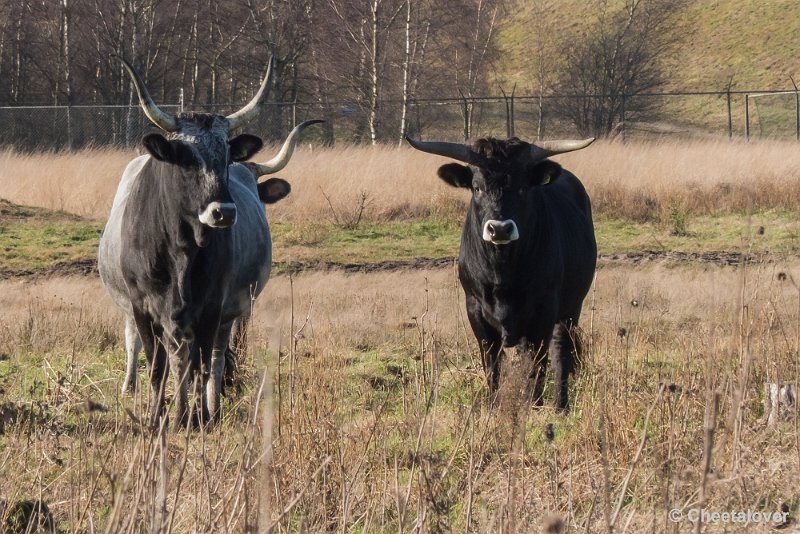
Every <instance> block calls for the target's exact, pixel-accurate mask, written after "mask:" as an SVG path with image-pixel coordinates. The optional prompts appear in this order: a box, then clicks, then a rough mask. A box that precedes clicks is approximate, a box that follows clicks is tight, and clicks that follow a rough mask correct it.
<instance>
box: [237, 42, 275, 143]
mask: <svg viewBox="0 0 800 534" xmlns="http://www.w3.org/2000/svg"><path fill="white" fill-rule="evenodd" d="M272 64H273V60H272V56H270V58H269V65H268V66H267V75H266V76H264V80H263V81H262V82H261V87H260V88H259V89H258V92H257V93H256V96H254V97H253V99H252V100H251V101H250V102H248V103H247V105H246V106H245V107H243V108H242V109H240V110H239V111H237V112H236V113H232V114H230V115H228V116H227V117H225V118H226V119H228V123H229V124H230V126H229V130H230V131H233V130H236V129H237V128H242V127H244V126H246V125H247V124H248V123H249V122H251V121H252V120H253V119H255V118H256V117H257V116H258V114H259V113H260V112H261V106H262V105H263V104H264V102H266V101H267V97H268V96H269V90H270V89H271V88H272V71H273V69H272Z"/></svg>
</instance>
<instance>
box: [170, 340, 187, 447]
mask: <svg viewBox="0 0 800 534" xmlns="http://www.w3.org/2000/svg"><path fill="white" fill-rule="evenodd" d="M165 343H168V344H169V345H170V347H169V365H170V367H171V368H172V372H173V373H174V377H175V378H174V380H175V430H176V431H178V430H181V429H183V428H186V427H187V426H188V424H189V393H188V389H189V375H190V372H189V371H190V366H189V351H190V345H191V342H190V341H188V340H186V339H183V340H181V341H176V340H169V341H166V340H165Z"/></svg>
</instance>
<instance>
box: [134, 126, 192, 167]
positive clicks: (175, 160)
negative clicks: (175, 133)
mask: <svg viewBox="0 0 800 534" xmlns="http://www.w3.org/2000/svg"><path fill="white" fill-rule="evenodd" d="M142 144H144V147H145V148H146V149H147V152H149V153H150V155H151V156H153V158H155V159H157V160H158V161H163V162H165V163H171V164H173V165H180V166H181V167H190V166H193V165H196V164H197V160H196V159H195V157H194V153H193V152H192V149H191V148H189V147H188V146H187V145H186V143H183V142H181V141H170V140H168V139H167V138H166V137H164V136H163V135H161V134H159V133H151V134H147V135H145V136H144V137H143V138H142Z"/></svg>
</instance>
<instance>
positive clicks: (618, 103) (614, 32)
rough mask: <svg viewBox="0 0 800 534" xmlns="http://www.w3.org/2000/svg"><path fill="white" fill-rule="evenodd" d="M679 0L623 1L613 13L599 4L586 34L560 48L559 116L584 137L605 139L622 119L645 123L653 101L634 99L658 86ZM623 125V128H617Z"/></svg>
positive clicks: (670, 45)
mask: <svg viewBox="0 0 800 534" xmlns="http://www.w3.org/2000/svg"><path fill="white" fill-rule="evenodd" d="M684 5H685V0H625V3H624V5H623V6H622V8H621V9H613V8H612V7H611V6H616V3H613V2H612V3H611V5H609V2H608V0H603V1H602V2H601V3H600V15H599V17H598V19H597V22H596V23H595V24H594V25H593V26H592V27H591V28H590V30H589V32H588V33H587V34H586V35H585V36H582V37H579V38H574V39H573V42H572V43H571V44H570V46H566V47H564V51H565V54H566V64H565V67H564V69H563V71H562V72H563V74H562V76H561V79H560V83H559V86H560V91H559V92H561V93H562V94H565V95H568V96H567V98H565V99H564V102H563V103H562V105H561V111H562V113H563V114H564V115H565V116H566V118H568V119H569V120H570V121H571V122H572V123H573V125H574V126H575V127H576V128H577V129H578V130H579V131H580V132H581V133H582V134H584V135H596V136H605V135H608V134H609V133H610V132H612V131H613V130H614V129H615V127H617V125H618V124H619V123H621V122H622V121H623V120H625V119H626V118H628V119H630V118H637V119H642V118H650V117H652V116H653V113H654V112H655V107H654V106H655V104H656V103H655V101H654V100H653V99H634V98H633V97H635V96H636V95H639V94H641V93H647V92H650V91H653V90H656V89H658V88H659V87H661V86H662V85H663V83H664V80H665V78H664V76H665V75H664V69H663V62H664V61H665V59H666V58H667V56H668V54H669V52H671V50H672V48H673V46H674V44H675V43H676V40H675V36H676V35H677V32H675V31H674V30H675V25H676V20H677V17H676V13H678V11H679V10H680V9H681V8H682V7H683V6H684ZM622 126H624V125H622Z"/></svg>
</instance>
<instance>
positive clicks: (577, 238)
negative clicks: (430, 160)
mask: <svg viewBox="0 0 800 534" xmlns="http://www.w3.org/2000/svg"><path fill="white" fill-rule="evenodd" d="M407 140H408V142H409V143H410V144H411V146H413V147H414V148H416V149H417V150H422V151H424V152H429V153H432V154H438V155H440V156H446V157H450V158H453V159H456V160H459V161H462V162H464V163H467V164H468V165H460V164H458V163H448V164H446V165H443V166H441V167H439V171H438V174H439V177H440V178H441V179H442V180H444V181H445V182H447V183H448V184H450V185H452V186H455V187H464V188H468V189H470V190H471V191H472V201H471V202H470V206H469V211H468V212H467V219H466V222H465V224H464V230H463V233H462V235H461V251H460V253H459V257H458V273H459V279H460V280H461V285H462V287H463V288H464V292H465V294H466V299H467V315H468V316H469V321H470V325H471V326H472V331H473V332H474V333H475V337H476V338H477V339H478V343H479V345H480V350H481V356H482V359H483V365H484V370H485V371H486V375H487V380H488V383H489V390H490V392H491V395H492V397H493V398H494V396H495V394H496V392H497V389H498V387H499V379H500V364H501V361H502V359H503V355H504V352H503V348H504V347H516V348H517V350H518V352H519V353H520V354H525V355H527V356H529V357H530V358H531V359H532V370H531V376H530V377H529V385H530V384H531V381H532V385H533V388H532V391H531V390H530V389H529V395H530V396H531V398H532V400H533V401H534V402H535V403H537V404H540V403H541V398H542V392H543V389H544V374H545V372H546V365H547V352H548V350H547V349H548V347H549V349H550V352H551V355H552V364H553V370H554V373H555V381H556V394H555V405H556V408H557V409H559V410H567V409H568V404H569V403H568V392H567V379H568V376H569V373H570V372H572V371H574V369H575V365H576V359H577V358H578V356H579V352H580V344H579V341H578V337H577V333H576V328H577V326H578V319H579V317H580V314H581V305H582V303H583V299H584V297H585V296H586V294H587V292H588V291H589V288H590V286H591V284H592V280H593V278H594V271H595V264H596V261H597V245H596V243H595V237H594V228H593V226H592V210H591V204H590V202H589V196H588V195H587V194H586V190H585V189H584V187H583V185H582V184H581V183H580V181H579V180H578V179H577V178H576V177H575V176H574V175H573V174H572V173H570V172H569V171H566V170H564V169H562V168H561V166H560V165H558V164H557V163H555V162H553V161H550V160H548V159H546V158H547V157H548V156H552V155H555V154H560V153H563V152H569V151H572V150H578V149H581V148H584V147H586V146H588V145H589V144H590V143H591V142H592V141H594V139H587V140H585V141H551V142H547V143H540V144H539V145H538V146H537V145H532V144H530V143H526V142H524V141H520V140H519V139H517V138H511V139H508V140H506V141H503V140H499V139H493V138H485V139H479V140H477V141H475V143H474V144H473V145H472V146H466V145H461V144H456V143H443V142H419V141H413V140H411V139H409V138H407Z"/></svg>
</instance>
